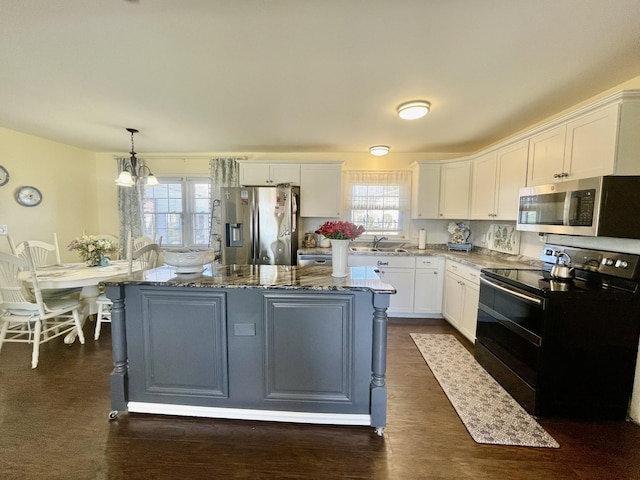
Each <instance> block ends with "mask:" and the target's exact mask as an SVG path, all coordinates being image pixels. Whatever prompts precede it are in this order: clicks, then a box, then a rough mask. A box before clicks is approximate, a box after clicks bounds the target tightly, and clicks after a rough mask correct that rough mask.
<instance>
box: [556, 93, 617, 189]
mask: <svg viewBox="0 0 640 480" xmlns="http://www.w3.org/2000/svg"><path fill="white" fill-rule="evenodd" d="M617 131H618V105H611V106H609V107H607V108H604V109H601V110H598V111H596V112H593V113H590V114H588V115H585V116H584V117H581V118H578V119H576V120H574V121H572V122H569V123H568V124H567V142H566V148H565V171H566V172H568V173H569V176H568V177H567V178H566V179H567V180H577V179H579V178H589V177H597V176H599V175H609V174H612V173H614V169H615V155H616V138H617V137H616V135H617Z"/></svg>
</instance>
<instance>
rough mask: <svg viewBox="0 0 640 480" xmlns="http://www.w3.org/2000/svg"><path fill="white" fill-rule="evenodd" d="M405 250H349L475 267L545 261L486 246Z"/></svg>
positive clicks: (311, 250)
mask: <svg viewBox="0 0 640 480" xmlns="http://www.w3.org/2000/svg"><path fill="white" fill-rule="evenodd" d="M403 250H406V251H403V252H395V251H377V252H366V251H364V252H363V251H358V252H349V255H358V256H360V255H364V256H393V257H425V256H427V257H429V256H430V257H433V256H436V257H444V258H448V259H451V260H455V261H457V262H460V263H463V264H466V265H470V266H472V267H475V268H480V269H482V268H520V269H526V268H541V267H542V266H543V262H541V261H539V260H536V259H533V258H529V257H524V256H521V255H509V254H506V253H500V252H494V251H492V250H488V249H486V248H474V250H472V251H470V252H462V251H454V250H448V249H447V247H446V245H427V248H426V249H424V250H420V249H418V248H417V247H415V246H409V247H404V248H403ZM298 253H300V254H303V255H318V254H327V255H331V248H302V249H298Z"/></svg>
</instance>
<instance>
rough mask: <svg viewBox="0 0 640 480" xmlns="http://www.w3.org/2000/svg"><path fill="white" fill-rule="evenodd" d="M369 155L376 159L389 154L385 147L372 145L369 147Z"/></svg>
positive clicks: (387, 148)
mask: <svg viewBox="0 0 640 480" xmlns="http://www.w3.org/2000/svg"><path fill="white" fill-rule="evenodd" d="M369 153H370V154H371V155H375V156H376V157H381V156H383V155H386V154H387V153H389V147H388V146H386V145H374V146H373V147H369Z"/></svg>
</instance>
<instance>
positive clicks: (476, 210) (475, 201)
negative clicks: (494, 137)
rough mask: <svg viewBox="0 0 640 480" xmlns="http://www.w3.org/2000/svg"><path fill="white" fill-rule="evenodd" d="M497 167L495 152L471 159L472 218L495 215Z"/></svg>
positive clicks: (481, 218)
mask: <svg viewBox="0 0 640 480" xmlns="http://www.w3.org/2000/svg"><path fill="white" fill-rule="evenodd" d="M497 169H498V157H497V154H496V152H491V153H487V154H486V155H482V156H480V157H478V158H476V159H475V160H474V161H473V187H472V193H471V218H472V219H477V220H491V219H492V218H494V217H495V196H496V192H497V188H496V187H497V186H496V172H497Z"/></svg>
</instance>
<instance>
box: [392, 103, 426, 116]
mask: <svg viewBox="0 0 640 480" xmlns="http://www.w3.org/2000/svg"><path fill="white" fill-rule="evenodd" d="M430 108H431V104H430V103H429V102H427V101H426V100H412V101H410V102H404V103H401V104H400V105H398V108H396V111H397V112H398V116H399V117H400V118H402V119H404V120H415V119H417V118H422V117H424V116H425V115H426V114H427V113H429V109H430Z"/></svg>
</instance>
